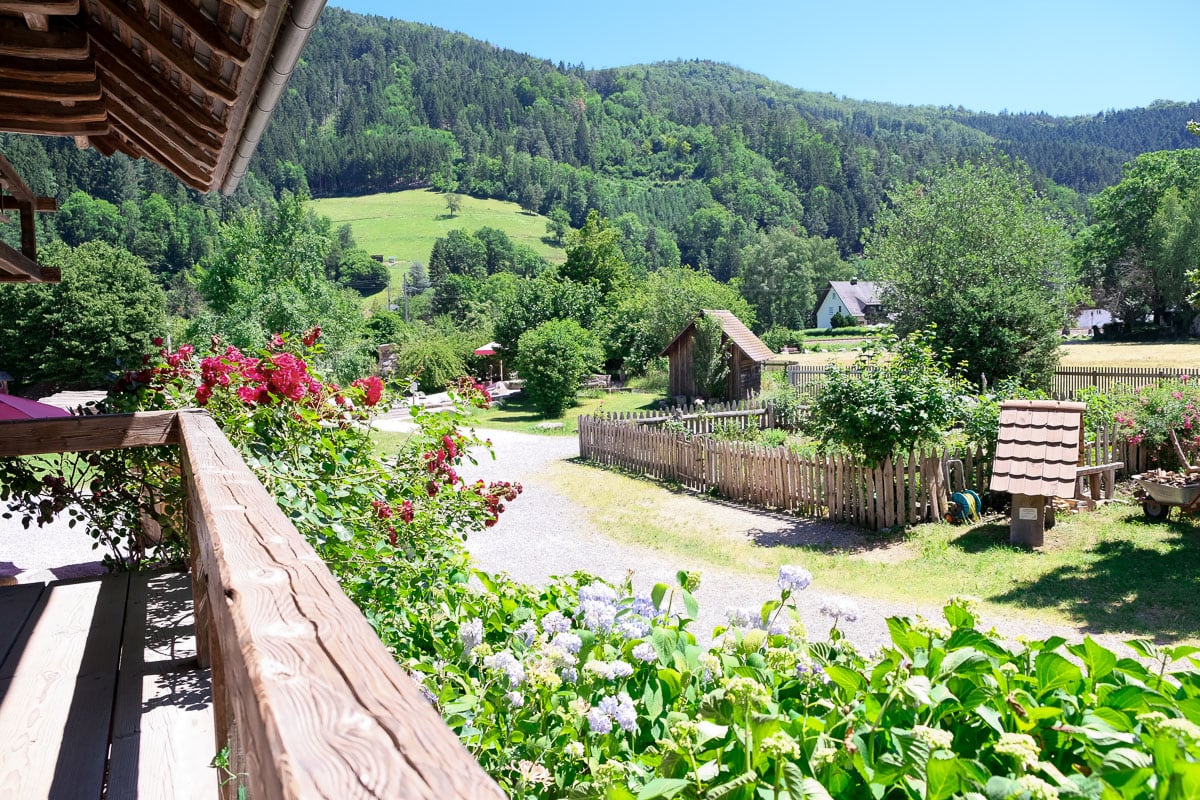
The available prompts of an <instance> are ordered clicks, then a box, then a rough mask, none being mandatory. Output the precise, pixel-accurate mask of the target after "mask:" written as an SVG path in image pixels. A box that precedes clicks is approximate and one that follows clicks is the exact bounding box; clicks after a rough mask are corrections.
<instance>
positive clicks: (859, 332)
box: [803, 325, 891, 337]
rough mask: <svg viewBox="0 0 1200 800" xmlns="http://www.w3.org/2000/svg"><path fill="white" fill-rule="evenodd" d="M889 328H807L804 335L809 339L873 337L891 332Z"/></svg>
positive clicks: (859, 326) (860, 326)
mask: <svg viewBox="0 0 1200 800" xmlns="http://www.w3.org/2000/svg"><path fill="white" fill-rule="evenodd" d="M890 329H891V328H890V326H887V327H874V328H871V327H866V326H862V325H858V326H853V327H845V328H806V329H805V330H804V331H803V333H804V335H805V336H807V337H813V336H871V335H874V334H877V333H883V332H885V331H888V330H890Z"/></svg>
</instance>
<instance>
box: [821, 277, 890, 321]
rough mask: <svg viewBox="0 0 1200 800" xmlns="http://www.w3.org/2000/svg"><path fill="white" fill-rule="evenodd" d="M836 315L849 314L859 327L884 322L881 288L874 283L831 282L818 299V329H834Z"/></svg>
mask: <svg viewBox="0 0 1200 800" xmlns="http://www.w3.org/2000/svg"><path fill="white" fill-rule="evenodd" d="M835 314H849V315H850V316H852V317H854V319H855V320H856V321H857V323H858V324H859V325H869V324H871V323H874V322H884V321H885V317H884V313H883V306H882V304H881V303H880V302H879V287H878V285H877V284H876V283H875V282H873V281H860V280H859V279H858V278H851V279H850V280H848V281H830V282H829V286H827V287H826V288H825V289H824V291H822V292H821V296H820V297H819V298H818V299H817V327H818V328H832V327H833V317H834V315H835Z"/></svg>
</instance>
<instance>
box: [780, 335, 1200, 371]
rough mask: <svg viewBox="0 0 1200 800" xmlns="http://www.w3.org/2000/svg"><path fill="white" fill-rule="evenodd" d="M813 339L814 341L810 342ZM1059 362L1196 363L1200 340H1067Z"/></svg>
mask: <svg viewBox="0 0 1200 800" xmlns="http://www.w3.org/2000/svg"><path fill="white" fill-rule="evenodd" d="M814 343H815V342H814ZM1061 349H1062V354H1063V358H1062V363H1063V365H1064V366H1070V367H1197V366H1198V365H1200V344H1190V343H1188V344H1139V343H1132V342H1131V343H1125V342H1120V343H1117V342H1088V341H1081V342H1070V343H1068V344H1064V345H1063V346H1062V348H1061ZM857 355H858V353H856V352H854V351H843V352H837V353H797V354H794V355H786V356H780V357H779V358H780V359H785V360H787V361H788V362H790V363H793V364H804V365H807V366H825V365H827V364H850V363H852V362H853V361H854V359H855V357H856V356H857Z"/></svg>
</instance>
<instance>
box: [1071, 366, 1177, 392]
mask: <svg viewBox="0 0 1200 800" xmlns="http://www.w3.org/2000/svg"><path fill="white" fill-rule="evenodd" d="M1193 371H1194V368H1193V369H1189V368H1188V367H1059V368H1058V369H1057V370H1055V372H1054V390H1053V391H1054V394H1055V395H1063V396H1064V397H1068V398H1074V397H1075V396H1076V394H1077V393H1078V392H1079V390H1080V389H1083V388H1085V387H1092V388H1096V389H1100V390H1101V391H1104V390H1107V389H1111V388H1113V387H1114V386H1116V385H1117V384H1124V385H1125V386H1128V387H1130V388H1132V389H1141V388H1142V387H1143V386H1154V385H1156V384H1158V383H1160V382H1162V381H1164V380H1168V379H1171V378H1178V377H1179V376H1180V375H1188V374H1190V373H1191V372H1193Z"/></svg>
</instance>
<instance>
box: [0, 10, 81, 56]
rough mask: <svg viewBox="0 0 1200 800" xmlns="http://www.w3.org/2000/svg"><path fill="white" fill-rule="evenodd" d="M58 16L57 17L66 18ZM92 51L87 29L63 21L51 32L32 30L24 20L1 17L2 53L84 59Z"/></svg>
mask: <svg viewBox="0 0 1200 800" xmlns="http://www.w3.org/2000/svg"><path fill="white" fill-rule="evenodd" d="M65 19H66V18H65V17H55V20H56V21H58V20H65ZM90 53H91V51H90V50H89V48H88V35H87V32H85V31H82V30H80V29H79V28H75V27H69V23H66V22H63V23H61V24H55V25H52V26H51V30H48V31H31V30H30V29H29V27H28V26H26V25H25V24H24V23H21V22H17V21H16V20H14V19H10V18H7V17H0V56H16V57H18V58H61V59H67V60H75V61H84V60H86V59H87V58H88V56H89V55H90Z"/></svg>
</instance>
